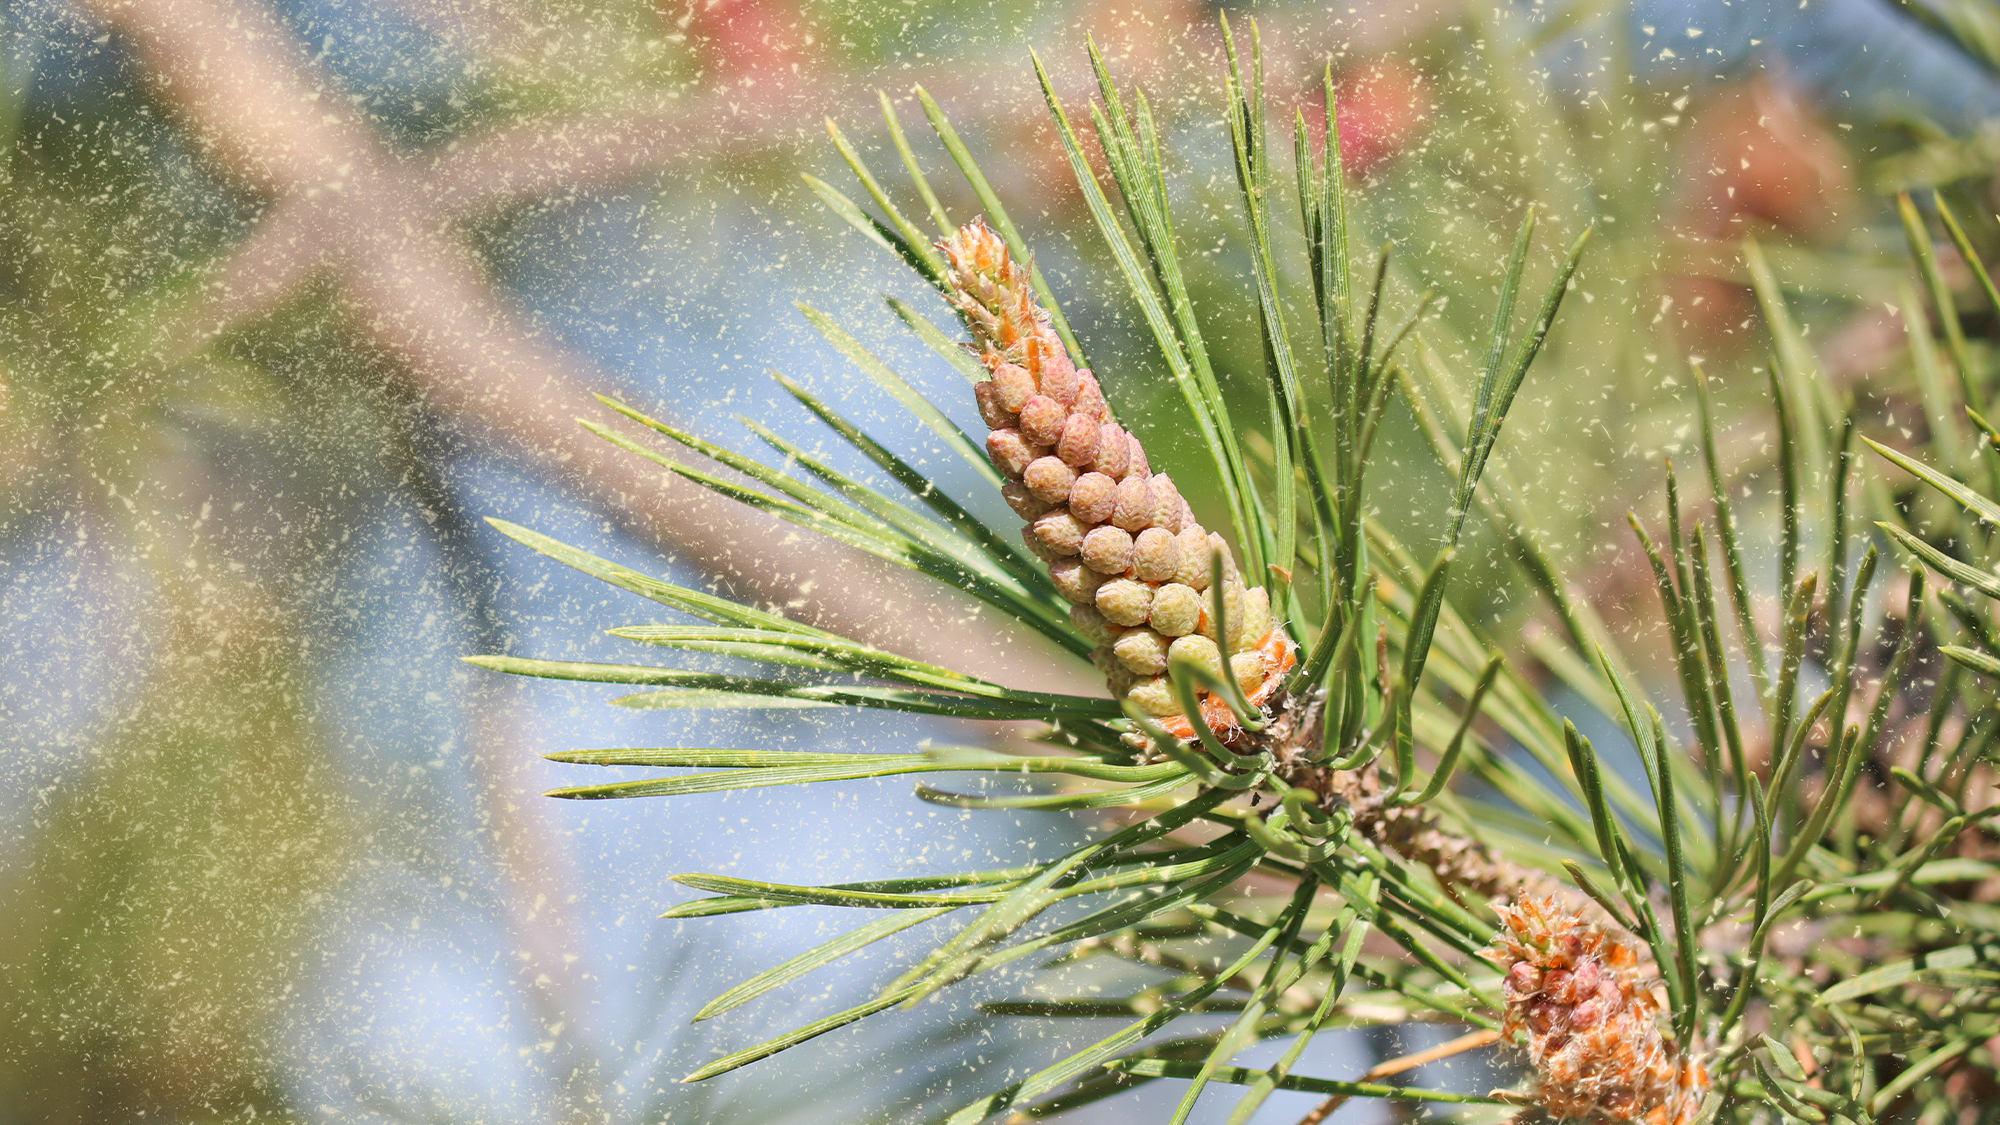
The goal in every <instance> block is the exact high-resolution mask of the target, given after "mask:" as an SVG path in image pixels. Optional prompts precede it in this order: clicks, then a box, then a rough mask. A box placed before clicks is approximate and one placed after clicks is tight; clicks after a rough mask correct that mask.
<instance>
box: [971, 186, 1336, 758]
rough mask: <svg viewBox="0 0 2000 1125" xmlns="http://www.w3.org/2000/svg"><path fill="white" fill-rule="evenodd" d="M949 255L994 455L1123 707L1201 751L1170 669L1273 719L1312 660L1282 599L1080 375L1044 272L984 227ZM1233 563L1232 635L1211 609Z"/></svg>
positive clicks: (977, 225) (1227, 725)
mask: <svg viewBox="0 0 2000 1125" xmlns="http://www.w3.org/2000/svg"><path fill="white" fill-rule="evenodd" d="M937 248H938V250H939V251H940V252H942V253H943V254H944V256H945V260H946V263H947V265H948V267H949V272H948V274H947V281H948V283H949V285H950V288H951V292H950V294H949V296H948V298H947V299H948V300H949V301H950V302H951V303H952V305H953V306H954V307H955V308H956V309H957V310H958V313H959V315H960V316H961V317H962V318H963V319H964V321H965V326H966V329H967V330H968V331H969V332H970V333H971V335H972V345H971V346H972V349H973V350H974V351H975V352H976V353H978V355H979V357H980V360H981V361H982V362H983V363H984V364H985V365H986V369H987V370H988V371H989V372H991V373H992V376H993V377H992V378H991V379H990V380H988V381H986V382H982V383H979V384H976V385H975V386H974V387H973V392H974V395H975V397H977V398H978V400H979V416H980V418H981V419H983V420H984V421H985V422H986V425H987V428H988V429H989V430H991V431H992V432H991V433H989V434H988V435H987V436H986V452H987V455H988V456H990V457H992V459H993V464H994V467H995V468H997V469H999V470H1000V473H1001V475H1002V476H1004V477H1006V478H1007V483H1006V484H1005V485H1003V486H1002V487H1001V490H1000V491H1001V494H1002V495H1003V496H1005V497H1006V499H1007V504H1008V506H1009V507H1011V508H1013V509H1014V511H1015V513H1016V514H1017V515H1019V516H1020V517H1021V518H1022V519H1024V520H1026V521H1027V527H1025V528H1023V529H1022V533H1021V534H1022V537H1023V538H1024V539H1026V540H1027V543H1028V547H1029V549H1030V550H1032V551H1034V552H1035V554H1036V555H1038V556H1040V557H1041V559H1042V560H1043V561H1045V562H1046V563H1047V564H1048V567H1049V577H1050V578H1051V579H1053V580H1054V581H1055V585H1056V589H1058V590H1060V591H1061V592H1062V595H1063V597H1065V598H1067V599H1069V601H1070V603H1071V609H1070V613H1069V617H1070V621H1071V623H1073V624H1074V625H1075V626H1076V628H1077V631H1078V632H1081V633H1082V634H1083V635H1084V636H1086V637H1088V638H1090V640H1092V641H1094V642H1096V644H1097V648H1096V650H1095V651H1093V652H1092V653H1091V660H1092V662H1094V663H1095V664H1096V665H1097V667H1098V668H1099V669H1100V670H1101V671H1103V673H1104V675H1105V679H1106V680H1107V681H1108V682H1109V684H1110V685H1111V691H1112V694H1113V695H1114V696H1117V697H1118V698H1121V699H1126V700H1130V701H1131V702H1132V703H1133V704H1134V705H1136V706H1137V707H1138V708H1139V709H1140V710H1141V711H1143V712H1145V713H1146V714H1148V715H1151V716H1153V717H1155V718H1157V719H1158V720H1160V722H1161V724H1162V725H1163V726H1164V727H1166V729H1167V730H1168V732H1169V733H1171V734H1174V735H1176V736H1178V737H1180V738H1193V737H1194V727H1193V726H1192V725H1191V724H1190V723H1189V722H1188V719H1187V717H1186V716H1185V715H1182V714H1181V712H1180V707H1179V705H1178V704H1177V703H1175V701H1174V695H1173V691H1172V689H1171V688H1170V687H1169V686H1168V684H1167V677H1166V675H1165V673H1166V669H1167V661H1168V659H1169V658H1170V657H1171V658H1173V659H1180V660H1193V661H1194V662H1196V663H1197V664H1198V665H1200V666H1203V667H1206V668H1207V669H1208V670H1209V671H1210V672H1212V673H1214V674H1215V675H1216V676H1218V677H1220V676H1222V675H1224V674H1225V671H1224V670H1225V668H1226V669H1227V674H1229V675H1233V676H1235V678H1236V682H1237V683H1238V684H1240V685H1241V686H1242V688H1243V691H1244V694H1246V695H1247V696H1248V697H1249V699H1250V701H1251V703H1252V704H1255V705H1259V706H1261V705H1262V704H1263V702H1264V701H1265V700H1266V699H1269V698H1270V696H1271V694H1272V693H1273V692H1275V691H1276V690H1277V688H1278V685H1279V683H1280V682H1281V681H1282V677H1283V674H1284V672H1285V671H1286V670H1287V669H1289V668H1290V667H1291V666H1292V664H1293V663H1294V662H1295V661H1296V659H1297V658H1296V656H1295V655H1294V645H1293V644H1292V641H1291V638H1290V637H1288V636H1286V634H1285V630H1284V628H1283V627H1282V626H1279V625H1277V624H1276V623H1274V622H1273V621H1272V619H1271V599H1270V595H1269V594H1267V593H1266V592H1265V590H1264V588H1263V587H1262V586H1258V587H1254V588H1248V589H1246V588H1245V587H1244V584H1243V577H1242V575H1241V574H1239V573H1238V572H1237V569H1236V560H1235V558H1234V557H1233V556H1232V555H1231V553H1230V550H1229V545H1228V543H1226V542H1225V541H1224V540H1223V538H1222V536H1220V535H1215V534H1212V533H1210V532H1208V531H1206V530H1204V529H1203V528H1202V526H1201V524H1199V523H1197V522H1195V518H1194V513H1193V512H1192V511H1191V510H1189V508H1188V506H1187V502H1186V501H1184V500H1182V499H1181V495H1180V493H1179V491H1177V490H1176V489H1175V488H1174V482H1173V481H1172V480H1171V479H1169V478H1168V477H1167V474H1165V473H1155V472H1153V471H1152V469H1151V468H1150V466H1148V465H1147V463H1146V451H1145V450H1144V449H1143V448H1141V446H1140V445H1139V439H1138V438H1136V437H1133V436H1132V435H1131V434H1128V433H1126V432H1125V431H1124V430H1123V429H1121V428H1120V427H1119V426H1118V424H1117V423H1116V422H1113V421H1112V420H1111V412H1110V410H1109V409H1108V408H1107V407H1106V406H1105V403H1104V395H1103V392H1102V391H1101V390H1100V389H1099V388H1098V385H1097V379H1096V378H1095V377H1093V376H1092V375H1091V373H1090V372H1089V371H1087V370H1083V371H1079V370H1078V369H1077V367H1076V365H1075V363H1074V362H1073V361H1072V360H1071V359H1070V356H1069V352H1068V351H1067V350H1066V349H1065V348H1064V347H1063V344H1062V340H1061V339H1060V338H1059V337H1058V336H1057V335H1056V333H1055V330H1054V329H1053V328H1052V327H1050V324H1049V315H1048V312H1047V311H1046V310H1044V309H1043V308H1042V307H1041V305H1040V304H1039V303H1038V302H1037V301H1036V300H1035V296H1034V293H1033V291H1032V290H1031V289H1030V288H1029V283H1028V277H1029V271H1028V270H1027V269H1026V268H1024V267H1023V266H1022V265H1021V264H1019V263H1017V262H1015V261H1014V260H1013V259H1012V257H1011V255H1009V253H1008V251H1007V246H1006V244H1005V243H1004V242H1002V241H1001V240H1000V238H999V237H998V236H997V235H995V234H994V233H993V232H992V231H990V230H988V229H987V227H986V222H985V220H984V219H974V220H973V221H972V222H970V223H967V224H966V225H965V226H963V227H960V228H959V230H958V233H956V234H954V235H952V236H951V237H950V238H947V239H945V240H943V241H941V242H939V243H938V244H937ZM1218 555H1219V556H1221V558H1222V566H1223V578H1222V581H1223V588H1222V597H1223V604H1224V619H1225V624H1226V625H1227V626H1228V628H1229V634H1230V635H1229V636H1226V637H1224V636H1217V635H1216V634H1217V630H1216V626H1215V622H1214V621H1213V620H1212V615H1211V614H1210V613H1209V610H1208V602H1209V595H1208V593H1207V591H1208V586H1209V574H1210V567H1211V560H1212V559H1213V558H1214V557H1216V556H1218ZM1201 713H1202V717H1203V718H1204V719H1205V720H1207V722H1208V724H1209V726H1210V727H1211V728H1213V729H1215V730H1216V731H1218V732H1226V731H1230V730H1231V728H1234V727H1235V726H1236V725H1237V724H1236V721H1235V718H1234V716H1233V714H1232V713H1231V712H1230V710H1229V708H1228V706H1227V705H1225V704H1224V703H1223V702H1222V700H1221V699H1219V698H1216V697H1214V696H1211V695H1209V694H1207V693H1206V692H1204V693H1203V698H1202V700H1201Z"/></svg>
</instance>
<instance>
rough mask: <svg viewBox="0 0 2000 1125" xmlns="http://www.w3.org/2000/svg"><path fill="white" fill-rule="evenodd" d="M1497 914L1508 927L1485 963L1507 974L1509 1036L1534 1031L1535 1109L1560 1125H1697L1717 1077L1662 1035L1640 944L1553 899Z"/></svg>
mask: <svg viewBox="0 0 2000 1125" xmlns="http://www.w3.org/2000/svg"><path fill="white" fill-rule="evenodd" d="M1494 909H1495V910H1497V911H1498V912H1499V914H1500V920H1501V921H1502V922H1503V923H1505V924H1506V928H1505V929H1504V930H1502V931H1501V933H1500V936H1499V937H1497V938H1495V939H1494V942H1493V946H1492V948H1490V949H1487V950H1485V951H1484V954H1483V955H1484V956H1485V957H1486V958H1487V959H1488V960H1490V961H1492V962H1494V963H1495V964H1497V965H1499V966H1500V969H1501V972H1502V973H1503V974H1504V975H1503V977H1502V983H1501V991H1502V993H1503V994H1504V997H1505V999H1506V1003H1507V1010H1506V1019H1505V1022H1504V1023H1503V1024H1502V1026H1501V1031H1502V1033H1504V1034H1505V1035H1507V1036H1508V1037H1510V1038H1511V1037H1512V1036H1514V1035H1515V1034H1517V1033H1519V1032H1522V1031H1525V1032H1527V1035H1528V1061H1529V1062H1530V1063H1532V1064H1533V1065H1534V1068H1535V1074H1536V1076H1537V1077H1538V1078H1539V1080H1540V1081H1539V1083H1538V1085H1537V1087H1536V1089H1535V1095H1534V1096H1535V1101H1536V1103H1537V1104H1538V1105H1540V1106H1541V1107H1542V1108H1543V1109H1545V1110H1547V1111H1548V1112H1549V1113H1550V1114H1551V1115H1553V1116H1555V1117H1558V1118H1587V1119H1591V1120H1596V1121H1610V1122H1638V1123H1643V1125H1690V1123H1691V1122H1692V1121H1693V1120H1694V1118H1695V1116H1696V1115H1697V1114H1698V1113H1699V1112H1700V1110H1701V1105H1702V1101H1703V1099H1704V1098H1705V1097H1706V1095H1707V1094H1708V1088H1709V1079H1708V1072H1707V1070H1705V1069H1704V1068H1703V1067H1702V1065H1701V1063H1700V1062H1698V1061H1696V1060H1695V1059H1694V1058H1693V1057H1692V1055H1691V1054H1690V1053H1689V1052H1687V1051H1685V1050H1683V1049H1682V1048H1681V1046H1680V1045H1678V1044H1676V1043H1674V1042H1673V1041H1672V1040H1670V1039H1668V1038H1667V1037H1666V1036H1664V1035H1662V1034H1661V1033H1660V1003H1659V1001H1658V999H1657V998H1656V997H1655V996H1654V994H1653V984H1654V978H1653V976H1652V975H1651V974H1650V973H1645V972H1643V971H1642V965H1641V957H1640V952H1639V947H1638V945H1637V943H1635V942H1634V941H1633V940H1632V939H1631V938H1629V937H1626V936H1625V935H1624V934H1622V933H1620V932H1617V931H1614V930H1612V929H1610V928H1607V927H1605V926H1603V925H1600V924H1598V923H1596V922H1590V921H1586V920H1585V918H1584V916H1583V915H1582V914H1580V913H1578V912H1576V911H1573V910H1569V909H1565V908H1563V907H1561V906H1558V905H1557V903H1556V900H1555V899H1554V898H1545V899H1540V900H1537V899H1535V898H1534V897H1532V896H1523V897H1521V898H1519V899H1517V900H1516V901H1515V902H1514V904H1513V905H1511V906H1510V905H1502V906H1498V907H1495V908H1494Z"/></svg>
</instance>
